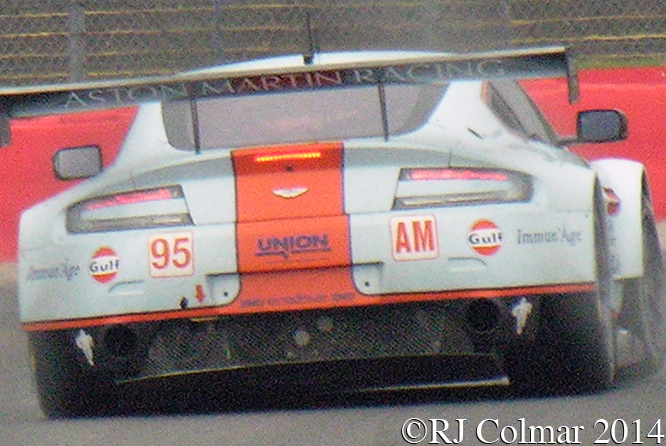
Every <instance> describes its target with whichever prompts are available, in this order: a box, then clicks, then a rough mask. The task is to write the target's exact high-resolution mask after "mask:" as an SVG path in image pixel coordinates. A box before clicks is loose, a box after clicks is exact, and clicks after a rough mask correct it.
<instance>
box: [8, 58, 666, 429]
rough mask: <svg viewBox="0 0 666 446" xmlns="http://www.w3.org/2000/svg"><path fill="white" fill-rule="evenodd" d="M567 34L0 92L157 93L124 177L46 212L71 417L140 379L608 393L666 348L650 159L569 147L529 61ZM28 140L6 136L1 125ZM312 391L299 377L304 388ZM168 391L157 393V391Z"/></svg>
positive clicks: (53, 305)
mask: <svg viewBox="0 0 666 446" xmlns="http://www.w3.org/2000/svg"><path fill="white" fill-rule="evenodd" d="M544 76H545V77H549V76H550V77H552V76H567V77H568V78H569V80H570V86H571V99H572V100H575V96H576V82H575V80H576V79H575V72H574V70H573V68H572V65H571V64H570V61H569V57H568V53H567V51H566V49H564V48H559V47H554V48H540V49H527V50H516V51H500V52H490V53H473V54H440V53H424V52H404V51H403V52H391V51H385V52H347V53H331V54H316V55H314V57H313V58H309V57H301V56H293V57H292V56H288V57H281V58H274V59H266V60H260V61H254V62H243V63H237V64H232V65H228V66H222V67H214V68H211V69H202V70H197V71H194V72H188V73H183V74H178V75H173V76H166V77H155V78H143V79H130V80H123V81H109V82H100V83H83V84H73V85H57V86H47V87H30V88H15V89H3V90H0V96H2V104H3V108H2V110H3V113H4V119H3V120H2V122H6V121H8V120H9V119H10V118H20V117H22V116H32V115H37V114H49V113H51V114H53V113H75V112H81V111H86V110H91V109H96V108H112V107H120V106H123V107H125V106H128V105H133V104H136V105H137V107H138V111H137V114H136V118H135V120H134V122H133V124H132V126H131V128H130V131H129V133H128V135H127V138H126V141H125V142H124V144H123V147H122V149H121V151H120V153H119V155H118V157H117V159H116V160H115V162H114V163H113V165H112V166H111V167H109V168H106V169H104V170H103V171H102V168H101V167H100V166H102V163H101V160H100V156H99V151H98V149H97V148H96V147H63V149H62V150H61V151H59V152H58V153H57V154H56V156H55V157H54V172H55V174H56V175H57V177H58V178H61V179H63V180H67V179H82V178H83V179H85V181H82V182H81V183H80V184H78V185H76V186H74V187H72V188H70V189H68V190H67V191H65V192H63V193H61V194H59V195H57V196H54V197H52V198H50V199H48V200H46V201H44V202H42V203H40V204H38V205H36V206H34V207H33V208H31V209H29V210H27V211H26V212H25V213H24V214H23V216H22V219H21V225H20V234H19V267H18V269H19V272H18V288H19V292H18V296H19V304H20V320H21V324H22V328H23V330H25V331H27V333H28V335H29V345H30V352H31V354H32V357H33V359H34V366H35V381H36V388H37V392H38V395H39V400H40V404H41V408H42V410H43V412H44V413H45V414H46V415H47V416H53V417H59V416H78V415H87V414H104V413H108V411H113V410H114V409H115V408H117V407H118V404H119V403H118V397H119V395H120V392H119V389H121V388H122V387H123V385H125V384H128V383H136V382H143V381H151V380H161V379H169V378H174V377H179V376H180V377H182V376H187V377H195V376H200V375H203V374H206V375H211V374H213V375H215V376H219V379H220V380H221V382H222V383H223V386H222V389H223V390H221V391H220V398H221V399H222V398H228V396H229V395H236V394H239V395H241V394H244V393H245V392H253V391H256V392H267V391H275V392H276V394H280V392H283V391H284V392H287V391H296V392H297V393H298V392H307V393H322V394H328V393H337V392H356V391H373V390H382V391H385V390H391V389H409V388H437V387H447V386H487V385H508V384H514V383H516V384H520V383H524V382H537V383H548V382H553V381H554V380H557V381H558V382H561V383H563V385H564V386H565V387H566V388H567V389H570V390H572V391H575V392H588V391H596V390H601V389H604V388H605V387H607V386H609V385H610V384H611V383H612V382H613V379H614V376H615V371H616V369H617V367H618V366H620V365H624V364H625V363H627V362H629V360H625V359H623V353H626V352H630V353H631V355H630V356H631V358H630V361H631V362H632V363H642V364H647V365H649V366H652V367H655V366H657V365H659V364H660V363H661V360H662V358H663V355H664V350H665V341H664V336H663V330H664V328H663V327H664V315H665V314H666V313H665V302H664V298H663V293H662V288H663V264H662V258H661V251H660V248H659V243H658V237H657V232H656V229H655V222H654V217H653V214H652V205H651V201H650V191H649V185H648V181H647V177H646V172H645V169H644V168H643V166H642V165H641V164H639V163H637V162H633V161H628V160H617V159H608V160H599V161H594V162H590V163H588V162H586V161H585V160H583V159H581V158H580V157H578V156H577V155H575V154H574V153H572V152H570V151H569V150H568V149H567V147H568V146H570V145H573V144H577V143H583V142H584V143H602V142H603V143H611V142H613V141H618V140H622V139H623V138H625V137H626V135H627V131H628V130H627V122H626V119H625V117H624V116H623V115H622V113H621V112H619V111H616V110H590V111H584V112H581V113H580V114H579V116H578V132H577V134H576V135H573V136H571V135H564V136H560V135H556V134H555V133H554V132H553V130H552V129H551V127H550V126H549V124H548V123H547V122H546V121H545V119H544V118H543V116H542V114H541V113H540V111H539V109H538V108H537V107H535V106H534V104H533V103H532V101H531V100H530V99H529V97H528V96H527V95H526V94H525V93H524V91H523V90H522V89H521V87H520V84H519V83H518V82H517V79H521V78H526V77H529V78H534V77H544ZM0 134H2V135H3V136H4V137H5V138H6V137H7V136H8V135H7V132H6V131H4V130H3V131H2V132H0ZM288 389H290V390H288ZM146 397H147V398H149V397H150V396H146Z"/></svg>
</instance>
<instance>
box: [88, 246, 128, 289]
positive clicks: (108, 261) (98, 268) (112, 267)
mask: <svg viewBox="0 0 666 446" xmlns="http://www.w3.org/2000/svg"><path fill="white" fill-rule="evenodd" d="M119 269H120V257H118V255H117V254H116V252H115V251H114V250H113V249H111V248H109V247H108V246H104V247H102V248H99V249H98V250H97V251H95V254H93V256H92V259H91V261H90V265H89V267H88V270H89V271H90V275H91V277H92V278H93V279H94V280H95V281H96V282H99V283H108V282H110V281H112V280H113V279H114V278H115V277H116V275H117V274H118V270H119Z"/></svg>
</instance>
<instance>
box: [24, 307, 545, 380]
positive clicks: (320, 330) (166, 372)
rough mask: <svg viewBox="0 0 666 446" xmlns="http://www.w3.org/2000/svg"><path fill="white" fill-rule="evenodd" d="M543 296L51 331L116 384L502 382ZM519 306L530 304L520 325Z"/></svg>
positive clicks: (530, 334)
mask: <svg viewBox="0 0 666 446" xmlns="http://www.w3.org/2000/svg"><path fill="white" fill-rule="evenodd" d="M543 298H545V296H530V297H528V298H524V297H520V296H519V297H505V298H497V299H460V300H450V301H438V302H415V303H409V304H392V305H380V306H368V307H355V308H339V309H329V310H312V311H300V312H276V313H261V314H247V315H233V316H221V317H215V318H206V319H196V320H193V319H175V320H162V321H153V322H140V323H128V324H107V325H102V326H95V327H90V328H78V329H77V328H75V329H67V330H59V331H57V333H58V334H59V335H60V336H64V337H67V338H68V339H69V342H68V343H67V345H68V346H69V348H71V349H72V350H73V353H74V357H76V358H77V361H79V362H80V364H81V366H82V367H93V368H96V369H98V370H104V371H105V372H111V374H112V376H113V377H114V379H115V380H116V381H117V382H129V381H142V380H146V379H154V378H160V377H174V376H181V375H189V374H195V373H217V372H223V373H221V376H228V378H226V379H231V377H233V376H237V375H238V374H242V375H247V377H249V378H247V379H246V378H244V379H239V380H238V381H236V380H232V382H234V383H235V384H234V386H238V387H239V388H240V389H239V390H242V389H246V388H249V387H255V386H256V387H257V388H259V389H263V388H264V387H265V386H266V385H268V382H269V381H270V382H272V383H274V384H271V385H275V386H278V387H279V386H282V384H284V385H285V387H291V386H295V387H297V388H299V387H302V386H307V387H308V388H310V389H315V390H321V391H322V392H337V391H344V390H352V391H356V390H362V389H376V388H403V387H407V388H409V387H428V386H441V385H453V386H457V385H488V384H502V383H508V380H507V377H506V371H505V370H504V366H503V363H504V355H505V353H506V352H507V351H508V350H509V349H510V348H511V347H512V346H513V345H515V344H516V343H519V342H531V341H533V340H534V339H535V337H536V329H537V326H538V315H539V306H540V301H541V299H543ZM517 308H520V309H521V310H526V309H527V310H528V314H527V316H526V318H525V319H524V320H523V321H522V322H519V321H518V317H517V316H516V315H517V314H518V313H519V312H520V311H519V310H517ZM82 333H83V334H84V335H85V336H83V338H87V337H88V336H89V337H90V338H88V339H89V343H88V345H89V346H90V347H91V351H90V352H91V355H90V357H88V358H87V357H86V355H85V352H84V348H83V347H82V346H81V345H80V342H79V344H78V345H77V338H81V337H82V336H81V334H82ZM53 334H54V332H53V331H49V332H47V333H39V332H34V333H31V336H45V335H50V336H53ZM286 370H288V371H289V374H288V375H286V374H285V373H286V372H282V371H286ZM269 376H271V377H276V378H271V379H270V380H268V378H267V377H269ZM276 379H277V381H276ZM253 380H254V381H253ZM285 380H286V381H285ZM283 381H285V382H283Z"/></svg>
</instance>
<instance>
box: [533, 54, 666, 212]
mask: <svg viewBox="0 0 666 446" xmlns="http://www.w3.org/2000/svg"><path fill="white" fill-rule="evenodd" d="M579 79H580V90H581V91H580V93H581V94H580V101H579V102H578V103H577V104H575V105H569V104H568V102H567V99H566V98H567V95H566V82H565V81H564V80H563V79H548V80H538V81H526V82H523V85H524V86H525V88H526V89H527V90H528V92H529V93H530V95H531V96H532V97H533V98H534V100H535V102H536V103H537V104H538V105H539V107H540V108H541V109H542V110H543V112H544V114H545V115H546V117H547V118H548V119H549V120H550V121H551V122H552V123H553V125H554V126H555V129H556V131H557V132H558V133H560V134H563V135H573V134H574V133H575V128H576V122H575V116H576V112H577V111H579V110H590V109H616V110H621V111H622V112H624V114H625V115H626V116H627V118H628V119H629V137H628V139H627V140H626V141H621V142H616V143H610V144H590V145H579V146H573V147H572V150H573V151H575V152H577V153H579V154H580V155H581V156H583V157H584V158H586V159H589V160H594V159H598V158H606V157H616V158H629V159H633V160H636V161H640V162H642V163H644V164H645V166H646V168H647V172H648V178H649V181H650V187H651V189H652V195H653V199H654V206H655V213H656V216H657V219H659V220H663V219H665V218H666V156H665V155H666V69H665V68H663V67H659V68H618V69H612V70H588V71H583V72H581V73H580V76H579Z"/></svg>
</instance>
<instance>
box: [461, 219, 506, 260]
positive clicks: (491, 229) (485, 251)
mask: <svg viewBox="0 0 666 446" xmlns="http://www.w3.org/2000/svg"><path fill="white" fill-rule="evenodd" d="M467 242H468V243H469V245H470V246H471V247H472V249H473V250H474V251H476V252H478V253H479V254H481V255H482V256H491V255H494V254H495V253H497V251H499V249H500V248H501V247H502V230H501V229H500V228H499V227H498V226H497V225H496V224H495V223H493V222H492V221H490V220H479V221H477V222H476V223H474V224H473V225H472V228H471V229H470V231H469V235H468V236H467Z"/></svg>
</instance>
